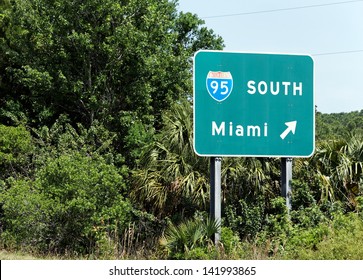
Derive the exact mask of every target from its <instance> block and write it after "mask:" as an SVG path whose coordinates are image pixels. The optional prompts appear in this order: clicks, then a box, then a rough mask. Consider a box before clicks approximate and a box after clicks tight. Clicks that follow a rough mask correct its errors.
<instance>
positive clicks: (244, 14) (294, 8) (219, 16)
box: [202, 0, 363, 19]
mask: <svg viewBox="0 0 363 280" xmlns="http://www.w3.org/2000/svg"><path fill="white" fill-rule="evenodd" d="M355 2H363V0H354V1H344V2H336V3H326V4H317V5H308V6H299V7H291V8H281V9H273V10H263V11H255V12H245V13H238V14H226V15H216V16H207V17H202V19H207V18H222V17H234V16H247V15H255V14H264V13H275V12H282V11H291V10H300V9H309V8H318V7H325V6H333V5H342V4H349V3H355Z"/></svg>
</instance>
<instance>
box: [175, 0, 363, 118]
mask: <svg viewBox="0 0 363 280" xmlns="http://www.w3.org/2000/svg"><path fill="white" fill-rule="evenodd" d="M336 3H340V4H336ZM179 10H180V11H183V12H191V13H194V14H197V15H198V16H199V17H200V18H202V19H203V20H204V21H205V25H206V26H207V27H208V28H211V29H213V30H214V32H215V33H216V34H218V35H220V36H222V38H223V39H224V43H225V45H226V46H225V49H224V50H226V51H239V52H262V53H263V52H266V53H293V54H294V53H296V54H308V55H311V56H312V57H313V59H314V62H315V104H316V105H317V106H318V111H320V112H323V113H339V112H351V111H357V110H362V109H363V0H360V1H344V0H291V1H287V0H274V1H270V0H253V1H252V0H250V1H246V0H245V1H244V0H224V1H221V0H179ZM215 16H217V17H215Z"/></svg>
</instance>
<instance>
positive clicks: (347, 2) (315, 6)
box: [201, 0, 363, 56]
mask: <svg viewBox="0 0 363 280" xmlns="http://www.w3.org/2000/svg"><path fill="white" fill-rule="evenodd" d="M356 2H363V0H351V1H342V2H334V3H325V4H316V5H306V6H299V7H290V8H280V9H271V10H263V11H254V12H243V13H235V14H224V15H215V16H206V17H201V18H202V19H211V18H222V17H233V16H247V15H254V14H263V13H275V12H282V11H291V10H300V9H309V8H318V7H325V6H333V5H343V4H349V3H356ZM358 52H363V49H362V50H349V51H337V52H327V53H316V54H312V55H313V56H324V55H339V54H349V53H358Z"/></svg>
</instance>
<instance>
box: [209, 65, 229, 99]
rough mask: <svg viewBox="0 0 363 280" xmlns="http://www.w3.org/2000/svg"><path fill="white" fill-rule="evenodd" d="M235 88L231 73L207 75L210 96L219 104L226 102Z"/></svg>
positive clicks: (210, 72) (219, 72)
mask: <svg viewBox="0 0 363 280" xmlns="http://www.w3.org/2000/svg"><path fill="white" fill-rule="evenodd" d="M232 88H233V78H232V75H231V72H221V71H217V72H213V71H209V72H208V75H207V90H208V93H209V95H210V96H211V97H212V98H213V99H215V100H216V101H218V102H222V101H223V100H226V99H227V97H228V96H229V95H230V94H231V92H232Z"/></svg>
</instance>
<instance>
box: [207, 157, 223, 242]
mask: <svg viewBox="0 0 363 280" xmlns="http://www.w3.org/2000/svg"><path fill="white" fill-rule="evenodd" d="M221 162H222V159H221V158H219V157H211V158H210V216H211V219H212V220H215V221H216V222H217V224H218V225H220V224H221ZM220 239H221V229H220V227H219V230H218V232H217V233H216V234H215V235H214V244H216V245H218V243H219V241H220Z"/></svg>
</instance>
